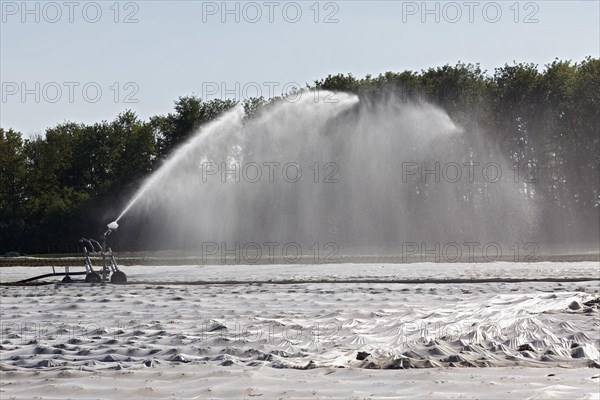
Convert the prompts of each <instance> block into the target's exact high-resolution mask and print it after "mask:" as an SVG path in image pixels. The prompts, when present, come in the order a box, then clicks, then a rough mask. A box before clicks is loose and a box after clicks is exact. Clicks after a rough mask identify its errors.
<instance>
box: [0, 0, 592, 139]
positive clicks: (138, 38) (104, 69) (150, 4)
mask: <svg viewBox="0 0 600 400" xmlns="http://www.w3.org/2000/svg"><path fill="white" fill-rule="evenodd" d="M247 3H248V2H228V3H227V7H228V8H229V9H233V10H234V12H233V14H226V15H222V13H221V11H222V10H223V4H224V3H223V2H221V1H218V2H201V1H179V2H167V1H135V2H119V3H117V7H115V1H98V2H96V3H94V2H88V1H81V2H79V1H75V2H73V6H67V5H65V4H64V1H58V2H56V3H53V4H52V5H48V3H47V2H29V3H27V7H28V10H32V11H31V13H27V12H24V10H23V7H22V2H21V1H2V2H1V11H2V15H1V19H0V23H1V27H0V46H1V48H0V80H1V82H2V96H1V98H0V107H1V108H0V126H2V127H4V128H9V127H13V128H15V129H17V130H20V131H22V132H23V133H24V134H25V135H31V134H35V133H43V131H44V130H45V128H46V127H49V126H53V125H55V124H57V123H60V122H64V121H76V122H85V123H91V122H96V121H101V120H112V119H113V118H114V117H115V116H116V115H117V114H118V113H119V112H121V111H123V110H125V109H133V110H134V111H136V112H137V113H138V114H139V115H140V116H141V117H142V118H148V117H149V116H151V115H155V114H166V113H168V112H170V111H171V110H172V106H173V101H174V100H175V99H177V97H179V96H182V95H189V94H197V95H200V96H203V97H205V98H207V99H209V100H210V99H211V98H215V97H220V98H223V97H227V98H232V97H244V95H248V96H252V95H255V94H257V88H258V89H260V90H261V92H262V94H263V95H265V96H267V95H268V94H269V88H270V87H274V89H275V94H276V95H279V94H281V91H282V88H283V86H284V85H286V84H288V83H289V84H292V83H299V84H301V85H304V84H305V83H309V82H312V81H313V80H315V79H319V78H323V77H325V76H327V75H328V74H332V73H339V72H343V73H347V72H351V73H353V74H354V75H356V76H359V77H362V76H364V75H365V74H372V75H377V74H379V73H382V72H385V71H389V70H392V71H403V70H406V69H412V70H421V69H425V68H428V67H435V66H441V65H444V64H447V63H450V64H455V63H456V62H457V61H459V60H461V61H464V62H470V63H480V64H481V66H482V67H483V68H484V69H487V70H488V71H489V72H492V71H493V68H495V67H499V66H502V65H504V64H505V63H511V62H512V61H513V60H516V61H518V62H519V61H526V62H534V63H537V64H539V65H540V67H543V65H544V64H547V63H549V62H551V61H552V60H553V59H554V58H556V57H558V58H560V59H572V60H573V61H581V60H582V59H583V58H584V57H585V56H587V55H591V56H593V57H598V56H599V52H600V26H599V24H600V23H599V21H600V2H599V1H597V0H595V1H594V0H593V1H537V2H526V1H522V2H519V3H516V2H515V1H498V2H488V1H474V2H471V3H469V2H466V1H465V2H463V1H457V2H454V3H452V4H450V5H448V4H449V2H427V3H426V7H427V9H428V10H433V12H432V13H429V14H427V13H423V10H424V9H423V2H421V1H418V2H406V1H380V2H374V1H371V2H367V1H335V2H327V1H322V2H319V3H318V4H317V7H315V1H299V2H296V3H294V2H289V1H273V2H271V3H268V2H264V1H257V2H255V3H253V4H252V5H247ZM515 3H516V6H515ZM236 4H237V6H236ZM269 4H272V5H269ZM436 4H437V5H436ZM469 4H472V5H469ZM69 7H72V8H71V9H70V8H69ZM235 7H237V12H236V11H235ZM436 7H437V8H436ZM117 8H118V10H119V14H118V16H116V15H115V10H116V9H117ZM317 8H318V9H319V15H318V17H317V20H318V22H317V23H315V21H314V19H315V17H316V15H315V10H316V9H317ZM84 9H85V12H84ZM97 9H99V10H101V12H102V14H101V16H99V17H96V11H97ZM257 9H258V10H260V11H261V13H262V16H261V18H260V19H259V20H258V21H257V22H255V23H252V22H251V20H253V19H255V18H256V16H257V14H256V10H257ZM284 9H285V12H284ZM296 9H300V10H301V12H302V15H301V16H300V17H299V20H298V22H296V23H292V22H291V21H292V20H293V19H294V18H295V17H296ZM517 9H518V10H519V12H518V15H517V14H516V10H517ZM436 10H437V11H436ZM484 10H485V11H484ZM498 10H500V11H501V15H497V14H496V12H497V11H498ZM70 11H72V16H70V15H69V13H70ZM269 11H273V14H272V16H273V22H270V21H269ZM457 11H458V12H460V13H461V14H460V16H459V14H457ZM57 12H60V15H59V14H57ZM215 12H216V14H214V15H213V13H215ZM470 12H472V15H469V14H470ZM332 13H333V14H332ZM330 14H332V17H331V19H333V20H336V19H337V21H338V22H334V23H324V19H325V17H326V16H327V15H330ZM128 15H131V18H132V19H137V22H134V23H124V22H123V20H124V19H125V17H126V16H128ZM236 16H237V17H239V19H240V21H239V22H238V23H236V22H235V17H236ZM36 17H37V18H39V22H36V21H35V18H36ZM71 17H72V20H73V22H70V18H71ZM115 17H117V21H118V22H116V23H115V21H114V19H115ZM223 17H224V18H226V20H225V22H223V21H222V18H223ZM436 17H437V18H439V22H436V21H435V19H436ZM527 17H529V20H530V23H525V20H526V18H527ZM423 18H425V20H424V21H423V20H422V19H423ZM23 19H24V20H25V21H24V22H23ZM86 19H87V20H86ZM94 19H98V22H95V23H92V22H91V21H93V20H94ZM470 19H472V22H471V21H470ZM515 19H516V22H515ZM53 20H57V22H52V21H53ZM453 20H454V21H456V22H454V23H453V22H452V21H453ZM493 20H497V22H492V21H493ZM535 20H537V22H535ZM115 82H116V83H118V84H117V85H116V86H114V83H115ZM236 82H239V86H238V87H236V84H235V83H236ZM36 83H38V85H39V86H36ZM128 83H130V84H129V85H127V84H128ZM86 84H87V86H86V90H87V92H86V93H84V91H83V87H84V86H85V85H86ZM223 86H225V88H226V89H228V90H229V91H230V92H229V93H225V92H223V90H222V89H223ZM57 87H58V88H59V89H60V91H61V92H60V93H59V92H58V91H57ZM117 87H119V92H118V97H117V98H115V95H116V94H117V93H116V89H117ZM70 88H71V90H72V99H70V98H69V97H70V96H69V95H70V93H69V92H70ZM97 88H100V90H101V91H102V95H101V97H99V100H98V101H97V102H92V100H93V99H94V97H96V89H97ZM215 88H218V89H215ZM23 89H26V90H29V92H27V94H25V95H24V98H23V93H24V92H23ZM244 89H246V91H244ZM211 90H212V91H211ZM126 95H130V99H131V100H134V101H135V100H137V103H126V102H125V97H126ZM36 96H37V97H39V98H38V99H36ZM85 96H87V98H86V97H85ZM36 100H39V102H36ZM70 100H72V102H71V101H70ZM52 101H54V102H52Z"/></svg>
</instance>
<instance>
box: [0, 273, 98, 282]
mask: <svg viewBox="0 0 600 400" xmlns="http://www.w3.org/2000/svg"><path fill="white" fill-rule="evenodd" d="M85 274H87V272H69V273H66V272H53V273H50V274H44V275H38V276H34V277H33V278H27V279H23V280H22V281H16V282H7V283H6V285H18V284H20V283H27V282H31V281H35V280H38V279H43V278H48V277H49V276H63V275H85Z"/></svg>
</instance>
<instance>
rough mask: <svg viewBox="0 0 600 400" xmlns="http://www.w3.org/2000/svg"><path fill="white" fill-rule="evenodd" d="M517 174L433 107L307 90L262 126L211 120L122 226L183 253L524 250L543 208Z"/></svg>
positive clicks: (139, 197)
mask: <svg viewBox="0 0 600 400" xmlns="http://www.w3.org/2000/svg"><path fill="white" fill-rule="evenodd" d="M510 173H511V163H509V162H508V160H507V159H506V158H505V157H503V156H502V154H501V153H500V151H499V150H498V149H497V148H496V147H495V146H494V145H493V143H492V142H491V141H489V140H487V139H486V136H485V135H484V134H483V133H481V132H466V131H464V130H463V129H462V128H461V127H459V126H457V125H456V124H455V123H454V122H453V121H452V120H451V119H450V118H449V116H448V115H447V114H446V113H445V112H444V111H443V110H441V109H439V108H437V107H434V106H432V105H429V104H424V103H407V102H402V101H400V100H397V99H394V98H391V99H388V100H386V101H379V102H375V103H370V102H367V101H361V102H359V101H358V98H357V97H356V96H354V95H349V94H344V93H335V94H334V93H324V92H320V93H318V99H317V96H316V94H315V93H313V92H305V93H304V95H303V96H302V97H301V99H300V100H299V101H296V102H288V101H280V102H279V103H276V104H273V105H271V106H269V107H267V109H265V110H263V111H262V112H261V113H260V114H259V115H258V116H255V117H254V118H252V119H248V120H243V119H242V111H241V108H236V109H234V110H232V111H230V112H228V113H226V114H225V115H223V116H222V117H221V118H220V119H218V120H217V121H215V122H213V123H211V124H208V125H206V126H205V127H204V128H202V129H201V130H200V131H199V132H197V133H196V134H194V135H193V137H192V138H191V139H190V140H189V141H188V142H187V143H185V144H184V145H183V146H182V147H180V148H179V149H178V150H177V151H176V152H175V153H174V154H173V155H172V156H171V157H170V158H169V159H168V160H167V161H166V162H165V164H164V165H163V166H162V167H161V168H160V169H158V170H157V171H156V172H155V173H154V174H153V175H152V176H150V177H149V178H148V179H147V181H146V182H145V183H144V184H143V185H142V187H141V188H140V190H139V191H138V192H137V193H136V194H135V195H134V196H133V198H132V200H131V201H130V202H129V204H128V205H127V207H126V208H125V209H124V210H123V212H122V213H121V215H120V216H119V218H118V219H117V221H119V220H120V219H121V218H122V217H123V216H124V215H126V214H127V213H132V218H134V217H135V218H140V220H143V224H144V230H143V232H142V233H141V236H140V237H141V238H142V239H143V240H146V241H147V242H151V241H152V240H153V239H156V240H157V242H158V241H159V242H160V243H162V244H163V245H166V246H169V247H173V248H185V249H199V248H200V247H201V246H203V245H204V243H206V242H214V243H225V244H228V245H230V246H232V247H235V246H237V245H238V244H244V243H261V244H264V243H266V242H278V243H292V242H293V243H308V244H310V243H317V242H318V243H321V244H322V243H329V242H335V243H336V244H337V245H339V246H340V247H342V246H343V247H345V248H351V249H356V248H373V247H379V248H381V247H397V246H399V244H400V243H406V242H417V243H421V242H425V243H427V245H428V246H435V244H436V243H441V244H444V243H449V242H456V243H459V244H461V245H462V243H465V242H469V243H470V242H474V241H478V242H480V243H485V242H501V243H514V242H516V241H521V242H524V241H525V240H527V238H528V237H529V235H530V234H531V232H532V230H533V228H534V226H535V222H536V212H535V209H533V208H532V206H531V205H530V203H527V202H525V201H524V199H523V194H522V186H520V185H519V184H518V183H515V182H514V181H513V180H512V179H511V178H512V175H510ZM148 216H151V218H147V217H148Z"/></svg>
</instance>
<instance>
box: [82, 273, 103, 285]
mask: <svg viewBox="0 0 600 400" xmlns="http://www.w3.org/2000/svg"><path fill="white" fill-rule="evenodd" d="M85 281H86V283H100V282H102V278H101V277H100V274H98V273H97V272H90V273H89V274H87V275H86V276H85Z"/></svg>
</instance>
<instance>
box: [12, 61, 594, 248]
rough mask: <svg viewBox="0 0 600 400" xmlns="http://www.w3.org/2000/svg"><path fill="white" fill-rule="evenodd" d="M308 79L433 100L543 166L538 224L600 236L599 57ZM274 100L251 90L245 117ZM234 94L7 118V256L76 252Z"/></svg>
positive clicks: (564, 236) (530, 196)
mask: <svg viewBox="0 0 600 400" xmlns="http://www.w3.org/2000/svg"><path fill="white" fill-rule="evenodd" d="M307 89H322V90H333V91H345V92H351V93H355V94H357V95H359V96H360V97H361V98H365V99H370V100H371V101H381V99H382V98H384V97H385V96H392V95H393V96H398V97H400V98H405V99H407V101H427V102H430V103H433V104H436V105H438V106H440V107H441V108H443V109H444V110H445V111H446V112H447V113H448V114H449V115H450V117H451V118H452V119H453V120H454V121H456V122H457V123H458V124H460V125H461V126H464V127H465V128H466V129H469V130H480V129H483V130H485V131H487V132H491V133H492V134H493V136H494V140H495V141H496V142H497V144H498V145H499V146H500V147H501V149H502V151H503V153H504V154H505V155H506V157H508V158H509V159H510V160H512V161H513V162H516V163H522V162H526V163H529V164H530V165H533V166H535V167H536V168H539V171H537V172H538V174H537V177H538V179H537V183H536V184H535V185H534V186H531V187H527V188H526V190H524V192H523V197H524V201H534V202H536V204H537V205H538V206H539V207H540V208H541V210H542V213H541V215H542V217H541V220H540V226H539V229H540V230H541V231H543V230H544V229H545V225H546V224H548V226H549V224H550V223H552V224H554V225H556V223H557V219H558V220H559V222H560V224H561V226H563V228H562V230H561V231H560V232H556V231H555V230H554V232H553V235H554V237H552V235H551V237H550V238H549V239H550V240H551V241H553V242H556V243H561V242H565V241H571V242H573V241H586V240H587V241H588V243H593V242H594V241H595V242H597V241H598V224H599V222H600V221H599V220H598V218H599V213H600V175H599V163H600V114H599V112H600V111H599V110H600V60H599V59H594V58H591V57H587V58H585V59H584V60H583V61H581V62H572V61H568V60H555V61H553V62H552V63H550V64H548V65H545V66H544V68H538V66H537V65H535V64H530V63H513V64H506V65H504V66H503V67H500V68H496V69H495V70H494V71H493V73H487V72H486V71H482V70H481V68H480V67H479V66H478V65H473V64H464V63H460V62H459V63H457V64H456V65H454V66H451V65H444V66H442V67H436V68H429V69H427V70H422V71H419V72H417V71H403V72H399V73H397V72H386V73H383V74H380V75H378V76H376V77H373V76H370V75H367V76H366V77H364V78H357V77H355V76H353V75H352V74H337V75H329V76H327V77H326V78H324V79H320V80H316V81H314V82H313V83H312V84H308V85H307ZM277 100H278V99H277V98H274V99H264V98H262V97H261V98H250V99H246V100H244V101H243V102H242V105H243V107H244V111H245V116H246V117H247V118H251V117H252V116H253V115H254V114H255V113H258V112H260V111H261V110H262V109H264V108H265V107H268V105H269V104H271V103H272V102H274V101H277ZM236 104H237V102H236V101H233V100H220V99H215V100H210V101H204V100H203V99H201V98H199V97H197V96H184V97H180V98H179V99H178V100H176V101H175V105H174V110H173V111H172V112H170V113H168V114H166V115H157V116H153V117H151V118H149V119H148V120H141V119H140V118H139V117H138V116H137V115H136V113H135V112H134V111H132V110H126V111H124V112H123V113H121V114H119V115H118V116H117V117H116V118H115V119H114V120H113V121H102V122H98V123H94V124H82V123H76V122H66V123H61V124H58V125H56V126H53V127H50V128H47V129H46V130H45V134H44V135H39V136H36V137H31V138H24V137H23V135H22V134H21V133H20V132H17V131H15V130H13V129H11V128H4V127H0V255H1V254H3V253H5V252H8V251H21V252H25V253H46V252H50V253H62V252H72V251H76V250H77V242H76V240H77V239H78V238H79V237H82V236H90V234H94V233H97V232H98V231H99V227H101V226H102V224H104V223H105V222H106V221H107V220H110V218H111V217H112V218H114V216H115V214H116V213H117V212H118V211H119V210H118V208H119V207H120V206H122V205H123V202H124V201H125V200H126V199H127V198H128V197H129V196H130V195H131V194H132V193H133V192H134V191H135V189H136V188H137V187H139V185H140V183H141V181H142V180H143V179H144V178H145V177H147V176H148V175H149V174H151V173H152V171H154V170H155V169H156V168H158V167H159V166H160V165H161V162H162V161H163V160H164V159H165V158H166V157H167V156H168V155H169V153H170V152H171V151H172V150H173V148H175V147H176V146H178V145H179V144H181V143H182V142H184V141H185V140H186V139H187V138H188V137H190V135H192V134H193V132H194V131H195V130H196V129H197V128H198V127H199V126H201V125H203V124H205V123H207V122H209V121H212V120H214V119H216V118H218V117H219V116H220V115H221V114H222V113H223V112H225V111H227V110H229V109H231V108H232V107H234V106H235V105H236ZM100 229H101V228H100Z"/></svg>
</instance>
